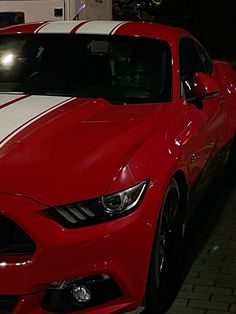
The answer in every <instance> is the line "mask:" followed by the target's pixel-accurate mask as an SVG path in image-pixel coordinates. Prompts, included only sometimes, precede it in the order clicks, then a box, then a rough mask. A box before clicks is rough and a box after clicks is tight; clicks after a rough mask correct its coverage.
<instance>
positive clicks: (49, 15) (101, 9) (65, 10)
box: [0, 0, 112, 27]
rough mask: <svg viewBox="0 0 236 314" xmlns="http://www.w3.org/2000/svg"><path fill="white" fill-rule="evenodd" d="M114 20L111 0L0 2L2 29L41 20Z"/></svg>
mask: <svg viewBox="0 0 236 314" xmlns="http://www.w3.org/2000/svg"><path fill="white" fill-rule="evenodd" d="M73 19H81V20H84V19H85V20H112V1H111V0H8V1H5V0H0V27H3V26H6V25H12V24H19V23H28V22H35V21H41V20H44V21H45V20H48V21H64V20H73Z"/></svg>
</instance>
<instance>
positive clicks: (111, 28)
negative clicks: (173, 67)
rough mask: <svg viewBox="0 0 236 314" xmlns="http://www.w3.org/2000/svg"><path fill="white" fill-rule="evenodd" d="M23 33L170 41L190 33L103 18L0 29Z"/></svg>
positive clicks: (161, 25) (154, 25)
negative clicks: (129, 37)
mask: <svg viewBox="0 0 236 314" xmlns="http://www.w3.org/2000/svg"><path fill="white" fill-rule="evenodd" d="M22 33H27V34H29V33H39V34H51V33H57V34H59V33H60V34H69V33H76V34H98V35H123V36H124V35H126V36H141V37H149V38H160V39H162V40H166V41H169V42H172V41H175V40H176V38H179V37H181V36H186V35H190V34H189V33H188V32H186V31H185V30H183V29H181V28H177V27H172V26H167V25H164V24H159V23H151V22H132V21H101V20H95V21H83V20H78V21H54V22H34V23H26V24H20V25H13V26H8V27H4V28H1V29H0V35H4V34H22Z"/></svg>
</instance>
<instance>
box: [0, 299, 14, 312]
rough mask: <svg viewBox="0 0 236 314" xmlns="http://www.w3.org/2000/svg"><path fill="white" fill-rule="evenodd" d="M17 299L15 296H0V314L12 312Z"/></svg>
mask: <svg viewBox="0 0 236 314" xmlns="http://www.w3.org/2000/svg"><path fill="white" fill-rule="evenodd" d="M18 300H19V297H18V296H16V295H0V313H1V314H2V313H9V312H11V311H13V309H14V307H15V306H16V304H17V302H18Z"/></svg>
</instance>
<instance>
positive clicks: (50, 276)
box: [0, 183, 162, 314]
mask: <svg viewBox="0 0 236 314" xmlns="http://www.w3.org/2000/svg"><path fill="white" fill-rule="evenodd" d="M161 199H162V191H161V189H160V187H159V186H157V185H155V184H153V183H151V184H150V185H149V188H148V189H147V191H146V193H145V196H144V198H143V200H142V202H141V203H140V204H139V207H138V208H137V209H136V210H135V211H134V212H133V213H132V214H130V215H128V216H126V217H123V218H120V219H115V220H113V221H110V222H107V223H102V224H98V225H94V226H90V227H83V228H78V229H73V230H71V229H66V228H63V227H61V226H60V225H59V224H57V223H56V222H54V221H53V220H52V219H51V218H49V217H48V216H46V215H44V214H43V208H42V205H39V204H38V203H36V202H34V201H33V200H30V199H27V198H24V197H20V196H10V195H0V214H1V215H4V216H6V217H8V218H10V219H12V220H13V221H14V222H15V223H16V224H17V225H19V226H20V227H21V228H22V229H23V230H24V231H25V232H26V233H27V234H28V235H29V236H30V237H31V238H32V239H33V241H34V242H35V244H36V248H35V251H34V253H32V254H31V255H0V296H17V297H18V299H17V302H16V304H15V305H14V306H13V307H12V311H11V313H13V314H16V313H17V314H28V313H30V314H40V313H44V314H45V313H51V312H48V311H46V310H43V308H42V300H43V298H44V296H45V292H46V290H47V288H48V286H49V285H50V284H51V283H53V282H56V281H62V280H73V279H76V278H84V277H87V276H94V275H99V274H107V275H109V276H110V277H111V278H112V279H113V280H114V281H115V283H116V284H117V285H118V286H119V288H120V290H121V296H120V297H118V298H117V299H114V300H111V301H109V302H106V303H104V304H101V305H98V306H95V307H91V308H88V309H85V310H81V311H76V312H74V313H91V314H92V313H96V314H100V313H113V312H119V313H122V312H126V311H128V310H132V309H134V308H137V307H138V306H139V305H140V304H141V302H142V299H143V296H144V292H145V286H146V278H147V272H148V265H149V258H150V252H151V247H152V239H153V235H154V230H155V225H156V222H157V216H158V212H159V208H160V204H161ZM104 293H106V292H105V291H104ZM0 313H1V310H0Z"/></svg>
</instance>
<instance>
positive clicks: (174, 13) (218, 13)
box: [113, 0, 236, 61]
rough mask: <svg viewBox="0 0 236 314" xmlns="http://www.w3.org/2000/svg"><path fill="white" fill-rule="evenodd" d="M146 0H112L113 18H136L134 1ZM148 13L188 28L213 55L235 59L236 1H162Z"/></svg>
mask: <svg viewBox="0 0 236 314" xmlns="http://www.w3.org/2000/svg"><path fill="white" fill-rule="evenodd" d="M145 1H149V0H143V1H134V0H113V3H114V4H115V5H114V8H115V12H114V15H115V16H114V18H115V19H126V20H129V19H137V12H136V11H135V9H134V8H135V7H136V3H137V2H139V3H145ZM117 3H118V5H117ZM119 6H120V8H119ZM131 7H132V9H131ZM117 8H118V10H117ZM119 9H120V10H119ZM149 13H151V15H152V19H154V20H156V21H159V22H163V23H167V24H172V25H176V26H181V27H184V28H186V29H188V30H190V31H191V32H192V33H193V34H194V35H195V36H196V37H197V38H198V39H199V40H200V41H201V42H202V43H203V44H204V45H205V46H206V47H207V49H208V52H209V53H210V55H211V56H212V57H214V58H220V59H225V60H229V61H233V60H236V27H235V26H234V25H235V24H236V23H235V22H236V0H179V1H178V0H163V4H162V6H161V7H160V8H159V9H156V10H154V11H151V12H149ZM145 19H148V17H147V16H145Z"/></svg>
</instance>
